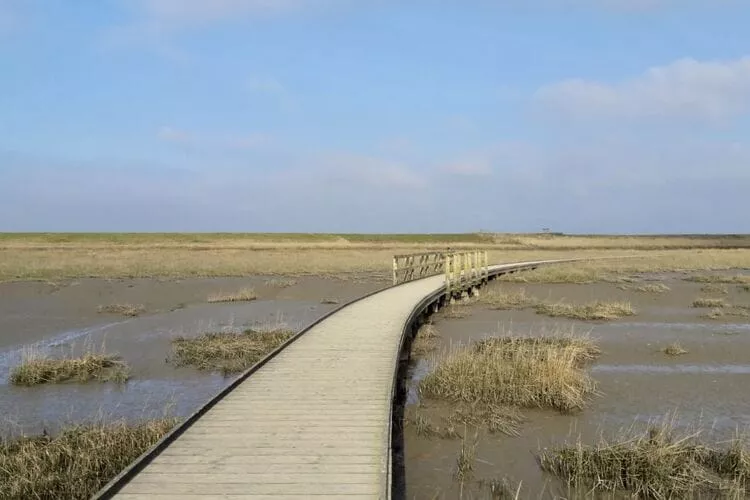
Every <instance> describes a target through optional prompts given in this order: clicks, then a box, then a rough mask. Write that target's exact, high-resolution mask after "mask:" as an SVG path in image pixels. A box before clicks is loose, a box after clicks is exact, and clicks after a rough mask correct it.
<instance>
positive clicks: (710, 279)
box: [685, 274, 750, 285]
mask: <svg viewBox="0 0 750 500" xmlns="http://www.w3.org/2000/svg"><path fill="white" fill-rule="evenodd" d="M685 281H693V282H696V283H728V284H739V285H743V284H748V283H750V276H746V275H743V274H735V275H733V276H727V275H717V274H698V275H695V276H689V277H687V278H685Z"/></svg>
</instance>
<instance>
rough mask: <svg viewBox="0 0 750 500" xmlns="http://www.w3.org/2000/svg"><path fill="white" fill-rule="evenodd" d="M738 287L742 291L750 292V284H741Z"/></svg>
mask: <svg viewBox="0 0 750 500" xmlns="http://www.w3.org/2000/svg"><path fill="white" fill-rule="evenodd" d="M737 289H738V290H739V291H740V292H750V285H739V286H738V287H737Z"/></svg>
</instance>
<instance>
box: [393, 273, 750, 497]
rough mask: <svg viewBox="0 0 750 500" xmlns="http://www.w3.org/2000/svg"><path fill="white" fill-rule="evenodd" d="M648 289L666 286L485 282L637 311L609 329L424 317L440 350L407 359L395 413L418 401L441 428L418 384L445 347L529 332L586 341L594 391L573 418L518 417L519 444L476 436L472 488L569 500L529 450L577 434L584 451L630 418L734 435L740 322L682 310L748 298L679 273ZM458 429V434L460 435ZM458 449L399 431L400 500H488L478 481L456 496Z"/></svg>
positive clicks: (743, 381)
mask: <svg viewBox="0 0 750 500" xmlns="http://www.w3.org/2000/svg"><path fill="white" fill-rule="evenodd" d="M735 274H736V273H735ZM654 281H658V282H663V283H665V284H666V285H668V286H669V287H670V288H671V290H670V291H668V292H666V293H663V294H650V293H641V292H636V291H634V290H633V289H628V290H623V289H620V288H618V285H617V284H608V283H603V284H599V283H597V284H589V285H566V284H560V285H550V284H547V285H545V284H527V285H523V284H510V283H502V282H493V283H491V284H490V285H489V289H503V290H519V289H525V290H526V292H527V293H528V294H530V295H533V296H535V297H537V298H540V299H545V300H552V301H557V300H564V301H566V302H570V303H583V302H587V301H593V300H627V301H630V302H631V304H632V305H633V307H634V308H635V309H636V311H637V315H636V316H633V317H629V318H624V319H620V320H615V321H609V322H602V321H596V322H588V321H573V320H565V319H560V318H548V317H544V316H540V315H537V314H536V313H535V312H534V311H533V310H521V311H518V310H512V311H498V310H490V309H488V308H487V307H486V306H483V305H481V304H475V305H472V306H470V314H469V315H468V316H467V317H465V318H462V319H447V318H445V317H444V316H443V315H442V314H437V315H435V316H433V318H432V321H433V323H434V324H435V326H436V328H437V331H438V334H439V335H440V347H439V348H438V351H437V352H436V353H433V354H430V355H427V357H425V358H412V360H411V363H410V369H409V372H408V380H407V383H406V387H407V403H406V404H407V406H406V409H405V411H406V412H407V413H408V412H409V410H410V409H412V410H413V409H414V408H415V405H417V404H422V405H423V406H424V407H423V408H420V412H421V413H422V414H423V415H429V416H431V417H434V419H435V421H436V422H439V421H440V416H441V414H442V413H444V412H445V408H444V405H441V404H437V403H436V402H431V401H420V399H419V393H418V390H417V387H418V384H419V381H420V379H421V378H423V377H424V376H425V375H426V374H427V373H429V370H430V369H431V366H432V364H433V363H434V362H435V359H437V358H439V356H440V354H441V352H444V351H445V350H446V349H448V348H450V346H451V345H455V344H465V343H470V342H472V341H476V340H479V339H482V338H485V337H488V336H498V335H503V334H510V333H513V334H515V335H523V336H526V335H529V336H538V335H544V334H546V333H550V332H563V333H564V332H570V331H574V332H576V333H583V334H588V335H589V336H590V337H592V338H593V339H595V340H596V341H597V344H598V345H599V347H600V348H601V349H602V354H601V356H600V357H599V358H598V359H597V360H596V362H594V363H593V364H592V365H590V367H589V368H588V370H589V371H590V374H591V376H592V377H593V378H594V379H595V380H596V381H597V384H598V388H599V391H600V392H601V395H600V396H598V397H595V398H593V399H592V400H591V401H590V404H589V406H588V407H587V408H585V409H584V410H582V411H580V412H577V413H575V414H572V415H565V414H560V413H559V412H556V411H552V410H538V409H536V410H530V409H524V410H522V411H523V414H524V416H525V417H526V421H525V423H523V424H522V426H521V429H520V431H521V435H520V436H518V437H508V436H505V435H490V434H487V433H483V432H480V433H479V434H478V435H477V440H478V446H477V454H476V461H475V464H474V476H475V479H476V480H481V479H484V480H487V481H490V480H497V481H502V480H503V479H505V480H507V482H508V483H509V484H510V485H511V487H512V489H514V490H515V488H516V487H517V486H518V485H519V484H520V485H521V494H520V498H534V499H536V498H559V497H563V498H565V497H570V492H569V491H568V490H567V488H566V486H565V485H564V484H561V482H560V481H558V480H557V479H555V478H553V477H550V476H548V475H546V474H544V473H542V471H541V470H540V468H539V467H538V464H537V456H538V453H539V451H540V450H542V449H544V448H545V447H550V446H553V445H555V444H561V443H563V442H574V441H575V440H576V439H577V438H578V437H579V435H580V437H581V439H582V440H583V442H584V443H589V444H593V443H595V442H596V441H597V439H598V438H599V437H600V436H601V435H602V434H603V435H605V436H610V435H612V434H613V433H616V432H618V431H621V430H623V429H625V428H628V427H630V426H632V425H633V424H634V423H636V422H643V423H648V422H653V421H655V420H660V419H662V418H664V416H665V415H669V414H672V413H673V412H676V417H675V418H676V422H677V425H678V426H682V427H684V428H701V429H703V430H704V431H705V432H704V434H703V439H705V440H706V441H708V442H718V441H722V440H725V439H729V438H731V437H732V436H733V435H734V434H735V433H736V431H737V430H738V429H739V430H740V431H742V430H746V429H748V428H750V398H748V396H747V395H748V391H747V388H748V387H749V386H750V318H741V317H731V318H722V319H720V320H711V319H707V318H703V317H701V315H703V314H705V313H706V312H708V311H709V310H708V309H701V308H694V307H691V304H692V302H693V300H694V299H695V298H697V297H699V296H720V297H722V298H724V300H726V301H727V302H728V303H731V304H742V305H749V304H750V293H747V292H744V291H742V290H741V289H739V287H733V286H732V285H728V286H727V289H728V290H729V293H728V294H727V295H717V294H710V293H704V292H702V291H701V287H702V286H703V285H702V284H700V283H691V282H687V281H684V280H683V279H682V276H680V275H664V276H655V275H650V276H648V275H647V276H641V277H640V280H639V282H638V283H635V284H634V285H636V286H637V285H640V284H645V283H649V282H654ZM619 286H620V287H622V285H619ZM483 293H486V290H485V292H483ZM674 342H679V344H680V345H681V346H682V347H683V348H685V349H686V350H687V351H688V352H687V353H686V354H684V355H681V356H675V357H670V356H667V355H666V354H664V353H663V352H662V351H661V350H662V349H663V348H664V347H666V346H668V345H669V344H671V343H674ZM459 431H460V433H461V434H464V429H460V430H459ZM467 434H469V435H468V436H467V437H466V439H467V440H468V441H471V440H473V438H474V436H473V434H472V431H470V430H469V431H467ZM461 445H462V442H461V440H460V439H454V440H450V439H439V438H426V437H422V436H417V435H416V431H415V429H414V428H413V427H411V426H408V425H407V426H405V430H404V458H403V460H404V463H405V470H404V474H405V485H406V495H405V498H408V499H434V498H445V499H453V498H493V497H492V496H491V495H490V493H489V490H488V489H487V488H484V489H483V488H480V487H479V486H478V484H477V481H474V482H472V484H470V485H464V487H463V489H462V488H461V487H460V486H459V484H458V482H457V481H455V480H454V478H453V473H454V471H455V470H456V460H457V457H458V454H459V451H460V448H461Z"/></svg>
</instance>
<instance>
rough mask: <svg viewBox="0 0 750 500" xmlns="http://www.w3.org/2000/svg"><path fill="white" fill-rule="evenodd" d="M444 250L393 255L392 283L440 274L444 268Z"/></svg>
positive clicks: (396, 283) (445, 254)
mask: <svg viewBox="0 0 750 500" xmlns="http://www.w3.org/2000/svg"><path fill="white" fill-rule="evenodd" d="M447 255H449V254H448V253H446V252H426V253H411V254H404V255H394V256H393V284H394V285H398V284H399V283H406V282H407V281H413V280H418V279H420V278H426V277H428V276H435V275H436V274H440V273H441V272H443V270H444V269H445V258H446V256H447Z"/></svg>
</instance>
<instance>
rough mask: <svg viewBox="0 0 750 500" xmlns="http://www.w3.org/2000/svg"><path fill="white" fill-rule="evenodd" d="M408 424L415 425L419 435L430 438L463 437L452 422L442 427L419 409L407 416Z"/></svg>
mask: <svg viewBox="0 0 750 500" xmlns="http://www.w3.org/2000/svg"><path fill="white" fill-rule="evenodd" d="M406 425H411V426H413V427H414V431H415V432H416V434H417V436H420V437H424V438H428V439H432V438H440V439H456V438H460V437H461V435H460V434H459V433H458V431H456V428H455V426H454V425H453V424H452V423H451V422H448V423H447V424H446V425H445V426H444V427H440V426H438V425H435V424H434V423H432V421H431V420H430V419H429V418H428V417H426V416H425V415H423V414H422V413H421V412H419V411H417V412H415V413H414V414H413V415H411V416H409V417H407V419H406Z"/></svg>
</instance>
